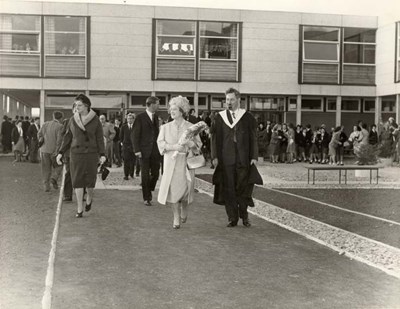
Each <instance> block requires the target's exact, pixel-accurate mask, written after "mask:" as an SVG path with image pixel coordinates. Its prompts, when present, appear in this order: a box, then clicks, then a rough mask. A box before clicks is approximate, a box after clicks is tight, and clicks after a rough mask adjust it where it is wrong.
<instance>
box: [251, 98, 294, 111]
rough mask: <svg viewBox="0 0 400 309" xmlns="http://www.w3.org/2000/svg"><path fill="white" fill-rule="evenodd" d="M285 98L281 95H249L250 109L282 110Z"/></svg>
mask: <svg viewBox="0 0 400 309" xmlns="http://www.w3.org/2000/svg"><path fill="white" fill-rule="evenodd" d="M285 102H286V101H285V98H283V97H251V98H250V110H282V111H283V110H284V109H285Z"/></svg>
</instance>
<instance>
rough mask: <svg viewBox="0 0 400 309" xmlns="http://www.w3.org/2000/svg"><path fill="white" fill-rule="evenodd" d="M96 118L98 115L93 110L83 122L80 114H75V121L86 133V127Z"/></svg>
mask: <svg viewBox="0 0 400 309" xmlns="http://www.w3.org/2000/svg"><path fill="white" fill-rule="evenodd" d="M94 116H96V113H95V112H94V111H93V110H92V109H91V110H90V111H89V113H88V114H87V115H86V117H85V118H84V119H83V121H82V120H81V117H80V115H79V113H75V114H74V120H75V122H76V124H77V125H78V127H79V128H80V129H81V130H82V131H86V129H85V125H87V124H88V123H89V122H90V121H91V120H92V119H93V118H94Z"/></svg>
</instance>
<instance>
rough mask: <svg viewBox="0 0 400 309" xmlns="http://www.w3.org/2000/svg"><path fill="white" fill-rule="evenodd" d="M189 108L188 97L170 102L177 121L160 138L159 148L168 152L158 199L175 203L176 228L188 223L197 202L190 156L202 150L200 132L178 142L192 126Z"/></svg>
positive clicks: (172, 205)
mask: <svg viewBox="0 0 400 309" xmlns="http://www.w3.org/2000/svg"><path fill="white" fill-rule="evenodd" d="M189 110H190V105H189V101H188V99H186V98H183V97H181V96H179V97H174V98H172V99H171V100H170V102H169V112H170V115H171V118H172V119H173V121H171V122H169V123H167V124H165V125H163V126H161V128H160V133H159V135H158V139H157V144H158V149H159V150H160V153H161V154H162V155H164V172H163V175H162V178H161V184H160V190H159V192H158V202H159V203H160V204H163V205H171V208H172V212H173V214H174V221H173V228H174V229H179V228H180V225H181V223H185V222H186V220H187V215H188V205H190V204H191V203H192V202H193V193H194V170H189V169H188V168H187V164H186V158H187V156H192V155H193V154H194V153H198V152H199V149H200V147H201V140H200V137H199V136H198V135H197V136H195V138H194V141H190V142H188V143H187V144H186V145H179V144H178V141H179V138H180V137H181V136H182V134H183V133H184V132H185V130H187V129H188V128H190V127H191V126H192V124H191V123H190V122H188V121H186V120H185V119H184V117H185V116H186V115H187V114H188V113H189ZM176 153H177V155H176Z"/></svg>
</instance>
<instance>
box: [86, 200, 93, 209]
mask: <svg viewBox="0 0 400 309" xmlns="http://www.w3.org/2000/svg"><path fill="white" fill-rule="evenodd" d="M92 203H93V201H91V202H90V204H86V206H85V211H90V209H92Z"/></svg>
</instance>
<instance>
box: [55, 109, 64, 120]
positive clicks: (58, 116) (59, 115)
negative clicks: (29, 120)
mask: <svg viewBox="0 0 400 309" xmlns="http://www.w3.org/2000/svg"><path fill="white" fill-rule="evenodd" d="M63 117H64V114H63V113H62V112H59V111H55V112H54V113H53V118H54V119H57V120H60V119H62V118H63Z"/></svg>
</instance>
